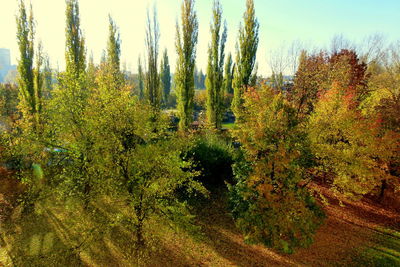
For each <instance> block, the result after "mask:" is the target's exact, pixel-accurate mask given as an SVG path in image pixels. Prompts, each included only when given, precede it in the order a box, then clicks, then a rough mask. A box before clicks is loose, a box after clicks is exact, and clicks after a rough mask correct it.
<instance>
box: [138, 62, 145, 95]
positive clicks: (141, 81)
mask: <svg viewBox="0 0 400 267" xmlns="http://www.w3.org/2000/svg"><path fill="white" fill-rule="evenodd" d="M138 87H139V92H138V94H139V99H143V98H144V73H143V66H142V60H141V58H140V57H139V59H138Z"/></svg>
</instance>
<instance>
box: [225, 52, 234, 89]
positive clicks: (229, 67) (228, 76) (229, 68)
mask: <svg viewBox="0 0 400 267" xmlns="http://www.w3.org/2000/svg"><path fill="white" fill-rule="evenodd" d="M233 71H234V67H233V62H232V54H231V53H229V54H228V56H227V57H226V62H225V74H224V91H225V94H233V87H232V80H233Z"/></svg>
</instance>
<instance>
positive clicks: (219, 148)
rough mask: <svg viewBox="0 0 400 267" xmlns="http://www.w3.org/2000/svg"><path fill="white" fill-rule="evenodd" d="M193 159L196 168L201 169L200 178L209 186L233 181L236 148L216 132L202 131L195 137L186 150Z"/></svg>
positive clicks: (187, 154)
mask: <svg viewBox="0 0 400 267" xmlns="http://www.w3.org/2000/svg"><path fill="white" fill-rule="evenodd" d="M185 157H188V158H190V159H192V160H193V162H194V164H195V165H196V167H195V169H196V170H198V171H201V175H200V176H199V177H198V180H199V181H200V182H202V183H203V184H204V185H205V186H206V187H207V188H209V189H211V188H212V187H216V186H221V185H223V184H224V182H225V181H228V182H231V181H232V177H233V173H232V164H233V162H234V149H233V147H232V146H231V145H230V144H229V142H228V141H227V140H225V139H223V138H222V137H220V136H218V135H217V134H216V133H212V132H206V133H200V134H199V135H197V136H195V137H194V140H193V145H191V146H190V147H189V149H188V151H186V152H185Z"/></svg>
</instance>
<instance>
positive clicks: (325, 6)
mask: <svg viewBox="0 0 400 267" xmlns="http://www.w3.org/2000/svg"><path fill="white" fill-rule="evenodd" d="M213 1H214V0H197V1H196V3H195V6H196V11H197V15H198V19H199V37H198V46H197V65H198V67H199V69H203V71H205V69H206V66H207V48H208V44H209V41H210V34H209V28H210V26H209V25H210V21H211V12H212V3H213ZM30 2H31V3H32V6H33V13H34V17H35V20H36V24H37V29H36V32H37V34H36V37H37V40H39V39H40V40H41V41H42V43H43V47H44V50H45V51H46V52H47V53H48V54H49V56H50V61H51V64H52V66H53V67H55V68H57V67H58V68H59V69H60V70H62V69H63V68H64V66H65V63H64V51H65V48H64V47H65V30H64V29H65V0H31V1H30ZM220 2H221V4H222V7H223V18H224V19H226V21H227V26H228V39H227V46H226V49H227V53H228V52H231V53H232V54H233V55H234V54H235V44H236V40H237V33H238V27H239V24H240V22H241V21H242V20H243V19H242V18H243V12H244V11H245V6H246V4H245V3H246V1H245V0H220ZM17 3H18V1H17V0H0V29H1V35H0V48H9V49H11V57H12V62H13V63H14V64H16V62H17V59H18V55H17V51H18V47H17V42H16V24H15V16H16V14H17V7H18V4H17ZM26 3H29V2H28V1H26ZM181 3H182V0H111V1H110V0H80V1H79V4H80V14H81V28H82V30H83V33H84V37H85V39H86V45H87V51H88V54H91V53H93V57H94V61H95V62H99V61H100V58H101V54H102V51H103V49H105V47H106V42H107V41H106V40H107V35H108V14H111V16H112V17H113V18H114V20H115V21H116V24H117V26H118V27H119V29H120V34H121V40H122V44H121V62H122V63H123V64H124V65H126V68H127V69H128V70H130V71H133V72H136V70H137V60H138V57H139V55H143V54H144V51H145V49H144V37H145V21H146V10H147V8H150V9H152V8H153V5H156V7H157V10H158V20H159V23H160V32H161V37H160V51H162V50H164V49H165V48H166V49H167V50H168V55H169V59H170V63H171V67H172V70H174V68H175V62H176V52H175V32H176V30H175V25H176V21H177V19H179V16H180V6H181ZM254 3H255V8H256V16H257V19H258V21H259V23H260V32H259V37H260V42H259V49H258V52H257V62H258V64H259V73H260V74H263V75H266V74H269V73H270V71H271V70H270V68H269V62H270V59H271V54H272V53H273V51H277V50H279V49H281V48H282V47H288V46H289V44H290V43H292V42H293V41H295V40H300V41H302V42H303V43H305V44H307V46H310V47H311V46H312V47H320V48H323V47H328V46H329V44H330V41H331V39H332V37H333V36H334V35H338V34H342V35H343V36H344V37H346V38H347V39H349V40H351V41H354V42H360V41H361V40H363V38H365V37H366V36H368V35H370V34H374V33H382V34H383V35H384V36H385V37H386V39H387V40H388V42H390V41H395V40H400V27H399V26H400V21H399V19H400V0H254Z"/></svg>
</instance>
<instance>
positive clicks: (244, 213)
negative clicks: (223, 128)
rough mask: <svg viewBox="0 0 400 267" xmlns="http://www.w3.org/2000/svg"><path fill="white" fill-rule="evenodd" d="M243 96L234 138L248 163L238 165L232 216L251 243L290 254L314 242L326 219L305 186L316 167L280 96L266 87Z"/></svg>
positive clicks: (289, 108)
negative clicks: (310, 169)
mask: <svg viewBox="0 0 400 267" xmlns="http://www.w3.org/2000/svg"><path fill="white" fill-rule="evenodd" d="M243 97H244V98H243V99H244V111H243V113H242V114H240V115H241V116H242V120H240V121H239V122H238V123H237V124H238V129H237V130H236V131H234V135H235V137H236V138H237V139H238V141H239V142H240V143H241V144H242V149H243V150H242V152H243V155H244V160H243V161H239V162H238V163H236V165H235V167H234V173H235V174H236V184H235V185H234V186H230V192H231V208H232V215H233V218H234V219H235V222H236V225H237V226H238V227H239V229H240V230H242V232H243V234H244V236H245V240H246V241H247V242H250V243H263V244H264V245H266V246H268V247H273V248H277V249H280V250H282V251H283V252H286V253H292V252H293V250H294V248H296V247H306V246H308V245H310V244H311V243H312V237H313V234H314V232H315V230H316V229H317V228H318V226H319V225H320V224H321V217H323V213H322V211H321V210H320V209H319V207H318V206H317V204H316V202H315V200H314V199H313V197H312V196H311V194H310V193H309V192H308V189H307V188H306V187H305V186H304V185H305V184H307V183H308V182H309V181H310V180H311V177H310V175H308V172H307V170H308V169H309V168H310V167H312V166H313V165H314V164H313V156H312V154H311V151H310V148H309V145H308V143H309V142H308V140H307V135H306V132H305V131H304V129H302V127H301V124H299V122H298V121H297V119H296V116H295V115H296V112H295V109H294V107H293V106H292V105H291V104H290V103H289V102H288V101H287V100H285V99H284V97H283V96H282V94H281V93H276V92H274V91H273V90H272V89H270V88H268V87H264V88H261V89H258V90H257V91H256V90H255V89H249V90H248V91H247V92H246V93H245V94H244V95H243Z"/></svg>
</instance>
